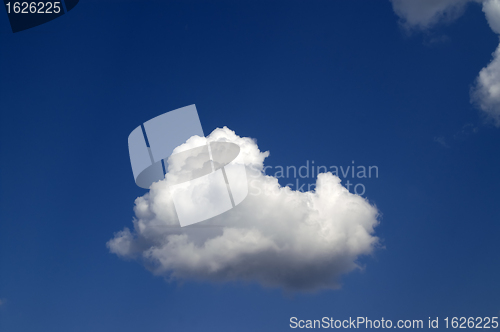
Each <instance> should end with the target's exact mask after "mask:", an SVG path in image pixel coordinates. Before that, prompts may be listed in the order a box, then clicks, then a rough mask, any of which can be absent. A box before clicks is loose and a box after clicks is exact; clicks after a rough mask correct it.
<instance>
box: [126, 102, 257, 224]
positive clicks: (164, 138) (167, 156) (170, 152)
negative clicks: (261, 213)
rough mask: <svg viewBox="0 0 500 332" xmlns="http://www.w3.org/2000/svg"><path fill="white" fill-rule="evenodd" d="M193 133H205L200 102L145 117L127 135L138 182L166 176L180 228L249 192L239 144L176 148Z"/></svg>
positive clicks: (143, 185) (141, 184) (228, 206)
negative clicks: (197, 104)
mask: <svg viewBox="0 0 500 332" xmlns="http://www.w3.org/2000/svg"><path fill="white" fill-rule="evenodd" d="M195 135H197V136H200V137H204V133H203V129H202V127H201V123H200V119H199V117H198V112H197V111H196V106H195V105H190V106H186V107H183V108H179V109H176V110H174V111H171V112H167V113H165V114H162V115H159V116H157V117H155V118H153V119H151V120H149V121H146V122H145V123H144V125H141V126H139V127H137V128H135V129H134V130H133V131H132V133H130V135H129V137H128V147H129V154H130V162H131V164H132V171H133V173H134V179H135V183H136V184H137V185H138V186H139V187H141V188H145V189H147V188H149V187H150V186H151V184H153V183H154V182H156V181H160V180H163V179H166V181H167V184H168V186H169V190H170V194H171V195H172V198H173V202H174V206H175V209H176V212H177V216H178V218H179V222H180V225H181V226H182V227H183V226H187V225H191V224H195V223H198V222H201V221H203V220H206V219H209V218H212V217H215V216H217V215H219V214H221V213H224V212H226V211H228V210H230V209H232V208H233V207H235V206H236V205H238V204H239V203H241V202H242V201H243V200H244V199H245V197H246V196H247V195H248V182H247V176H246V170H245V166H244V165H243V163H242V162H239V160H238V159H239V158H238V156H239V153H240V147H239V146H238V145H236V144H234V143H229V142H210V143H207V142H206V140H205V141H203V142H200V143H199V144H195V146H192V144H191V145H190V147H189V148H188V149H184V150H182V151H180V150H179V149H176V148H177V147H178V146H180V145H182V144H184V143H185V142H186V141H187V140H188V139H189V138H191V137H192V136H195ZM174 149H175V153H174Z"/></svg>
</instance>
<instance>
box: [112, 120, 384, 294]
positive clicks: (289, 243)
mask: <svg viewBox="0 0 500 332" xmlns="http://www.w3.org/2000/svg"><path fill="white" fill-rule="evenodd" d="M203 139H204V138H200V137H196V136H195V137H192V138H191V139H190V140H188V142H187V143H186V144H185V145H184V146H181V147H179V149H178V151H182V150H185V149H186V147H189V146H190V145H192V146H199V143H200V140H203ZM207 141H208V142H232V143H235V144H238V145H239V147H240V149H241V150H240V155H239V157H238V158H240V159H239V160H240V161H242V162H243V163H244V165H245V167H246V170H247V174H248V180H249V184H250V187H249V188H250V189H249V194H248V196H247V198H246V199H245V200H244V201H243V202H242V203H241V204H239V205H237V206H236V207H235V208H233V209H231V210H229V211H227V212H225V213H223V214H221V215H219V216H217V217H214V218H212V219H210V220H207V221H204V222H202V223H199V224H195V225H192V226H188V227H183V228H181V227H179V221H178V219H177V215H176V212H175V208H174V205H173V202H172V197H171V196H170V191H169V189H168V187H169V183H168V180H163V181H159V182H156V183H154V184H153V185H152V186H151V188H150V191H149V192H148V193H147V194H145V195H144V196H142V197H139V198H137V199H136V201H135V207H134V211H135V218H134V219H133V228H132V230H130V229H129V228H127V227H126V228H124V229H123V230H122V231H120V232H118V233H116V234H115V236H114V238H112V239H111V240H110V241H109V242H108V243H107V246H108V248H109V250H110V251H111V252H112V253H115V254H117V255H118V256H120V257H123V258H130V259H135V260H138V261H140V262H141V263H142V264H144V265H145V267H146V268H147V269H149V270H150V271H152V272H153V273H154V274H156V275H160V276H164V277H166V278H167V279H168V280H185V279H186V280H208V281H214V282H229V281H249V282H258V283H261V284H262V285H265V286H271V287H279V288H283V289H286V290H292V291H315V290H320V289H334V288H338V287H339V278H340V276H341V275H342V274H345V273H347V272H350V271H352V270H354V269H357V268H359V264H358V263H357V262H358V259H359V257H360V256H362V255H367V254H371V253H372V252H373V250H374V249H375V247H376V246H377V244H378V238H377V237H376V236H375V235H374V227H376V225H377V224H378V215H379V213H378V210H377V208H376V207H374V206H373V205H371V204H370V203H368V201H367V200H366V199H364V198H362V197H360V196H358V195H354V194H351V193H350V192H349V191H348V190H347V189H346V188H344V187H343V186H342V185H341V183H340V179H339V178H338V177H336V176H334V175H332V174H331V173H323V174H319V175H318V178H317V182H316V186H317V187H316V190H315V191H309V192H300V191H294V190H291V189H290V188H288V187H281V186H280V185H279V183H278V180H277V179H276V178H274V177H272V176H267V175H264V174H263V172H262V170H263V167H264V159H265V158H266V157H267V156H268V155H269V153H268V152H261V151H260V150H259V148H258V146H257V144H256V142H255V141H254V140H252V139H250V138H247V137H239V136H237V135H236V134H235V133H234V132H233V131H231V130H229V129H228V128H226V127H224V128H219V129H216V130H214V131H213V132H212V133H211V134H210V135H209V136H208V137H207Z"/></svg>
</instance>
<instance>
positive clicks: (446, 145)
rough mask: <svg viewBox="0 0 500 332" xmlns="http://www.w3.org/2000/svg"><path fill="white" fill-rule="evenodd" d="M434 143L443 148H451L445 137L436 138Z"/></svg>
mask: <svg viewBox="0 0 500 332" xmlns="http://www.w3.org/2000/svg"><path fill="white" fill-rule="evenodd" d="M434 142H436V143H439V145H441V146H442V147H443V148H447V149H449V148H450V145H449V144H448V143H447V142H446V139H445V138H444V137H443V136H439V137H434Z"/></svg>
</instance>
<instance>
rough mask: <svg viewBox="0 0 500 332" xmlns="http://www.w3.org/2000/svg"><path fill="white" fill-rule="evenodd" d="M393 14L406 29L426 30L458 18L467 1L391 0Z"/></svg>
mask: <svg viewBox="0 0 500 332" xmlns="http://www.w3.org/2000/svg"><path fill="white" fill-rule="evenodd" d="M391 2H392V8H393V10H394V12H395V13H396V14H397V15H398V16H399V18H400V19H401V23H402V24H403V26H404V27H406V28H409V29H411V28H418V29H422V30H425V29H428V28H430V27H432V26H433V25H435V24H437V23H438V22H442V21H445V22H450V21H452V20H454V19H456V18H457V17H459V16H460V15H461V14H462V13H463V10H464V7H465V4H466V3H467V2H468V0H417V1H415V0H391Z"/></svg>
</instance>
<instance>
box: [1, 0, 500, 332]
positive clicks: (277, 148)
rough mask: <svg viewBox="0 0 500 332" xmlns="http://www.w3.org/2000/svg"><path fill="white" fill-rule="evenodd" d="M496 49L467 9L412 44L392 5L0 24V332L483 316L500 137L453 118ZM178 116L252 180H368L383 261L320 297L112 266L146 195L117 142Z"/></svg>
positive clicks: (126, 7) (83, 6)
mask: <svg viewBox="0 0 500 332" xmlns="http://www.w3.org/2000/svg"><path fill="white" fill-rule="evenodd" d="M443 36H444V37H443ZM497 45H498V38H497V36H495V34H494V33H493V32H492V31H491V29H490V28H489V27H488V25H487V22H486V20H485V18H484V14H483V13H482V12H481V8H480V6H478V5H477V6H476V5H471V6H469V7H468V9H467V12H466V13H465V15H464V16H462V17H461V18H459V19H458V20H457V21H456V22H454V23H453V24H452V25H441V26H439V27H437V28H436V29H434V30H433V31H432V32H430V33H415V34H412V35H408V34H406V33H405V32H404V31H403V30H402V29H401V28H400V27H399V26H398V18H397V16H396V15H395V14H394V13H393V10H392V7H391V4H390V2H389V1H366V0H365V1H357V0H356V1H81V2H80V4H79V5H78V6H77V7H75V9H73V10H72V11H71V12H69V13H68V14H66V15H63V16H62V17H60V18H58V19H56V20H54V21H51V22H49V23H47V24H44V25H42V26H39V27H36V28H33V29H30V30H26V31H23V32H19V33H16V34H13V33H12V32H11V30H10V27H9V23H8V19H7V15H6V13H5V12H4V13H1V14H0V114H1V119H0V125H1V128H0V130H1V131H0V132H1V138H0V139H1V140H0V148H1V155H0V167H1V168H0V185H1V190H0V200H1V201H0V299H2V302H4V304H2V305H1V306H0V331H6V332H10V331H52V332H58V331H65V332H66V331H124V332H125V331H286V330H289V327H288V324H289V318H290V317H291V316H297V317H299V318H302V319H320V318H321V317H323V316H332V317H336V318H339V319H345V318H348V317H349V316H352V317H356V316H368V317H369V318H373V319H379V318H381V317H385V318H389V319H392V320H397V319H423V320H427V318H428V317H429V316H433V317H435V316H439V317H445V316H499V315H500V283H499V280H500V241H499V238H500V236H499V235H500V204H499V201H500V193H499V184H500V175H499V172H498V170H499V169H500V155H499V153H498V152H499V144H500V128H495V127H493V126H491V125H487V124H484V123H483V121H482V118H481V115H480V114H479V112H478V111H477V110H476V109H474V107H473V106H472V105H471V104H470V103H469V89H470V86H471V84H472V83H473V81H474V79H475V78H476V76H477V73H478V72H479V70H480V69H481V68H482V67H484V66H485V65H486V64H487V63H488V62H489V61H490V59H491V53H492V52H493V51H494V50H495V48H496V47H497ZM190 104H196V106H197V108H198V112H199V116H200V119H201V122H202V124H203V128H204V130H205V134H208V133H210V132H211V131H212V130H213V129H215V128H217V127H221V126H228V127H229V128H231V129H233V130H235V131H236V133H237V134H238V135H240V136H250V137H254V138H256V139H257V141H258V144H259V147H260V148H261V150H269V151H270V152H271V155H270V157H269V158H268V159H267V162H266V164H268V165H296V166H297V167H298V166H301V165H304V164H305V162H306V160H314V161H315V163H316V164H317V165H344V166H349V165H351V163H352V161H353V160H354V161H355V163H356V164H357V165H376V166H378V168H379V178H377V179H369V180H364V181H363V183H364V184H365V185H366V194H365V196H366V197H367V198H368V199H369V200H370V202H371V203H373V204H376V206H377V207H378V209H379V210H380V211H381V213H382V217H381V223H380V225H379V226H378V227H377V229H376V235H377V236H379V237H380V238H381V240H382V244H383V248H379V249H378V250H377V251H376V252H375V253H374V255H373V256H371V257H364V258H362V260H361V265H363V266H364V267H365V269H364V270H363V271H354V272H353V273H350V274H348V275H346V276H344V278H343V286H342V288H341V289H339V290H335V291H323V292H320V293H316V294H286V293H283V292H282V291H281V290H279V289H268V288H263V287H262V286H260V285H258V284H241V283H232V284H218V285H214V284H210V283H201V282H185V283H182V284H180V283H168V282H165V281H164V280H163V279H162V278H160V277H155V276H153V275H152V274H151V273H150V272H148V271H147V270H146V269H144V268H143V267H142V266H141V265H140V264H138V263H136V262H127V261H123V260H121V259H119V258H118V257H117V256H116V255H113V254H110V253H109V251H108V249H107V248H106V242H107V241H108V240H109V239H110V238H111V237H112V236H113V233H114V232H116V231H118V230H121V229H122V228H123V227H124V226H128V227H130V226H132V223H131V220H132V217H133V211H132V208H133V201H134V199H135V198H136V197H138V196H141V195H143V194H144V193H145V190H143V189H141V188H139V187H137V186H136V185H135V183H134V180H133V176H132V171H131V167H130V162H129V156H128V148H127V137H128V135H129V133H130V132H131V131H132V130H133V129H134V128H135V127H136V126H138V125H139V124H141V123H143V122H144V121H146V120H149V119H151V118H153V117H155V116H157V115H159V114H162V113H164V112H167V111H169V110H173V109H176V108H179V107H183V106H186V105H190ZM468 124H472V125H468ZM464 126H466V127H467V126H468V127H467V128H471V127H475V128H477V132H476V133H472V132H471V131H470V130H468V129H467V130H466V131H467V133H465V134H464V133H462V131H464V129H463V128H464ZM436 137H443V138H444V139H445V140H446V142H447V144H448V145H449V147H448V148H446V147H444V146H442V145H441V144H439V143H438V142H436V141H435V138H436Z"/></svg>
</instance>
